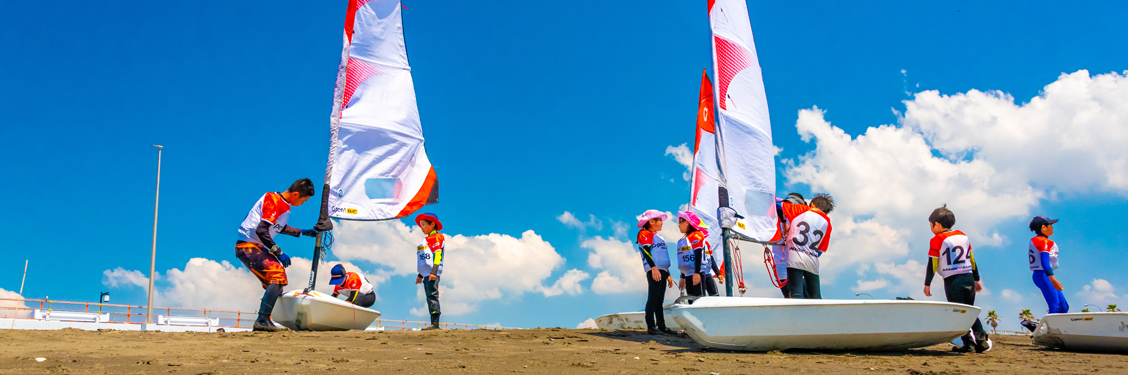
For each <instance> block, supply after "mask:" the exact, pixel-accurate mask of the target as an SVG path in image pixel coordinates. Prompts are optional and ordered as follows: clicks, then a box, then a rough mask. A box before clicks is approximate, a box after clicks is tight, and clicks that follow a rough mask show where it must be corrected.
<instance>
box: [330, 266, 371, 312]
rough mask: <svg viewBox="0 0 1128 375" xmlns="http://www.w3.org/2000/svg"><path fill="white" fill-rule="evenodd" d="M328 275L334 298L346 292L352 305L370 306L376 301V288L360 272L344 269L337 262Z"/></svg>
mask: <svg viewBox="0 0 1128 375" xmlns="http://www.w3.org/2000/svg"><path fill="white" fill-rule="evenodd" d="M329 275H330V277H329V285H333V297H334V298H336V297H337V295H339V294H341V293H348V301H349V302H350V303H352V304H354V305H357V306H360V307H372V305H373V304H375V303H376V288H373V287H372V283H370V282H368V278H366V277H364V275H362V274H360V272H351V271H345V266H344V265H341V264H338V265H335V266H333V270H332V271H330V272H329Z"/></svg>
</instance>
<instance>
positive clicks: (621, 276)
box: [580, 236, 646, 294]
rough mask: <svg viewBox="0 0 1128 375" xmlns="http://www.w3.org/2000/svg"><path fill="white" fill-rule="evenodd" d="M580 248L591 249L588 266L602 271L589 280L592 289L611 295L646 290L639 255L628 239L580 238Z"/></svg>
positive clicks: (598, 292) (597, 292)
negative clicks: (582, 239) (581, 240)
mask: <svg viewBox="0 0 1128 375" xmlns="http://www.w3.org/2000/svg"><path fill="white" fill-rule="evenodd" d="M580 247H582V248H585V249H588V250H591V252H590V253H588V266H589V267H591V268H592V269H595V270H602V271H600V272H599V274H598V275H596V276H595V279H594V280H592V282H591V291H592V292H595V293H596V294H613V293H633V292H640V291H645V290H646V280H645V279H643V270H642V258H640V257H639V255H638V251H637V250H635V248H634V245H633V244H632V243H631V242H626V241H619V240H616V239H613V238H603V237H600V236H595V237H592V238H589V239H586V240H584V241H583V242H582V243H580Z"/></svg>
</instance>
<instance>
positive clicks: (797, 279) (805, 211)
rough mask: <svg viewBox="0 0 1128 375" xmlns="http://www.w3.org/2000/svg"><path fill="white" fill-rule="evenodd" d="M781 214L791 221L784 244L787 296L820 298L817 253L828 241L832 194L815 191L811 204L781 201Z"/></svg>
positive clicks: (820, 251)
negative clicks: (816, 192)
mask: <svg viewBox="0 0 1128 375" xmlns="http://www.w3.org/2000/svg"><path fill="white" fill-rule="evenodd" d="M781 209H782V211H783V216H784V217H785V218H787V221H788V222H790V223H791V228H790V229H789V230H788V231H787V237H785V238H786V240H785V241H784V244H785V245H786V246H787V253H786V256H785V258H786V259H787V291H788V294H790V295H791V298H813V299H822V289H821V287H820V285H819V257H820V256H822V254H823V253H825V252H826V250H827V247H828V246H829V245H830V231H831V226H830V217H829V216H826V214H829V213H830V211H833V210H834V198H832V197H831V196H829V195H826V194H816V195H815V197H814V198H811V205H809V206H808V205H806V204H802V203H791V202H788V201H784V202H783V203H782V204H781Z"/></svg>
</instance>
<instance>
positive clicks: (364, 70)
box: [341, 57, 384, 108]
mask: <svg viewBox="0 0 1128 375" xmlns="http://www.w3.org/2000/svg"><path fill="white" fill-rule="evenodd" d="M348 64H349V65H348V67H347V68H346V70H345V98H344V100H343V101H341V106H342V108H347V107H348V106H349V100H350V99H352V96H353V93H355V92H356V88H357V87H359V86H360V84H361V83H364V81H367V80H368V79H369V78H371V77H372V76H378V75H382V74H384V71H383V69H380V66H379V65H375V64H369V63H366V62H364V61H362V60H357V59H354V58H351V57H350V58H349V63H348Z"/></svg>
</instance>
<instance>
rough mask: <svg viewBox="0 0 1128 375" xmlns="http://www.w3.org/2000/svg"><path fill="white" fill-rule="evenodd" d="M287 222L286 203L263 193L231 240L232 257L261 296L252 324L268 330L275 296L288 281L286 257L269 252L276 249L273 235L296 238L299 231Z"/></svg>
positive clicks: (278, 294)
mask: <svg viewBox="0 0 1128 375" xmlns="http://www.w3.org/2000/svg"><path fill="white" fill-rule="evenodd" d="M289 219H290V203H289V202H286V199H284V198H282V195H281V194H279V193H266V194H264V195H263V196H262V197H261V198H259V200H258V202H255V205H254V206H253V207H251V211H250V212H249V213H247V217H246V218H244V219H243V223H242V224H241V225H240V226H239V239H238V240H237V241H235V257H236V258H238V259H239V261H240V262H243V265H244V266H246V267H247V269H248V270H250V271H251V273H253V274H254V275H255V277H257V278H258V279H259V282H261V283H262V287H263V289H265V290H266V291H265V293H263V295H262V302H261V303H260V304H259V313H258V319H257V320H256V321H255V323H256V324H259V325H263V326H269V327H272V326H273V325H274V323H272V322H271V321H270V314H271V312H272V311H274V304H275V302H277V301H278V296H280V295H282V287H284V286H286V284H288V283H289V281H288V280H287V278H286V267H287V266H289V265H290V264H289V257H288V256H285V255H284V254H282V252H281V250H279V251H277V253H274V252H271V249H275V248H277V245H276V244H275V243H274V236H275V235H277V234H279V233H281V234H285V235H289V236H294V237H298V236H301V235H302V230H301V229H298V228H294V227H291V226H289V225H286V223H287V222H288V221H289Z"/></svg>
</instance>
